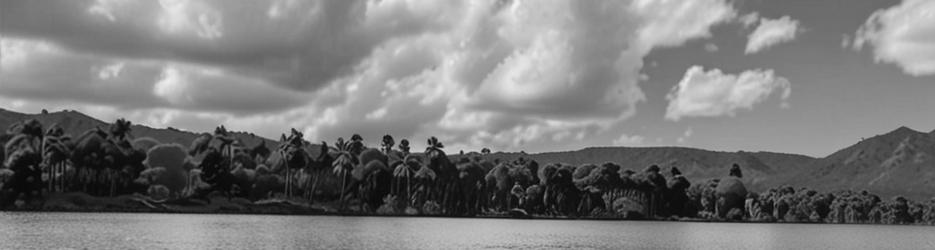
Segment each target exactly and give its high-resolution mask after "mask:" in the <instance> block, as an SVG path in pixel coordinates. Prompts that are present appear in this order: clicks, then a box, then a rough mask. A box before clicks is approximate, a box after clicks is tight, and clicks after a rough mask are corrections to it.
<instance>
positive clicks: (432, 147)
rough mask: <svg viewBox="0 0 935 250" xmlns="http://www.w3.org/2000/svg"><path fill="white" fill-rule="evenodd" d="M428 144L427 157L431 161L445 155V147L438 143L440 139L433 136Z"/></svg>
mask: <svg viewBox="0 0 935 250" xmlns="http://www.w3.org/2000/svg"><path fill="white" fill-rule="evenodd" d="M427 143H428V145H429V146H428V147H426V148H425V156H426V157H428V158H429V159H431V158H433V157H436V156H437V154H439V153H441V154H444V153H445V152H444V151H442V149H443V148H445V145H444V144H442V142H440V141H438V138H435V137H434V136H432V137H430V138H429V139H428V141H427Z"/></svg>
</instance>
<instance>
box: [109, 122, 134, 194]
mask: <svg viewBox="0 0 935 250" xmlns="http://www.w3.org/2000/svg"><path fill="white" fill-rule="evenodd" d="M132 125H133V124H132V123H130V121H128V120H127V119H124V118H119V119H117V121H115V122H114V124H111V126H110V131H109V132H110V134H109V135H108V138H107V140H108V141H109V143H110V144H111V146H112V147H113V148H115V149H116V152H114V153H117V154H122V156H121V157H120V158H121V159H123V160H125V159H126V157H127V156H129V155H131V151H132V150H133V147H132V146H130V145H131V143H130V139H132V134H130V132H131V131H132ZM123 160H120V161H117V160H115V161H114V162H112V164H118V165H112V166H111V167H110V168H107V169H106V170H105V171H107V172H106V173H105V174H106V179H107V180H108V181H109V182H110V196H114V194H115V193H116V192H117V182H118V180H119V179H120V178H119V177H120V176H119V172H118V170H117V169H122V168H123V166H120V165H119V164H124V163H125V162H123Z"/></svg>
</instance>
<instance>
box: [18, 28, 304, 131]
mask: <svg viewBox="0 0 935 250" xmlns="http://www.w3.org/2000/svg"><path fill="white" fill-rule="evenodd" d="M0 44H2V51H3V57H2V58H0V66H2V67H0V81H2V82H3V84H0V93H2V94H0V95H6V96H9V97H20V98H23V97H29V98H33V99H36V100H46V101H49V100H69V101H72V102H82V103H88V104H96V105H109V106H113V107H117V108H177V109H186V110H195V111H219V112H228V113H236V114H255V113H262V112H268V111H274V110H281V109H284V108H290V107H297V106H300V105H302V104H303V101H304V98H305V96H304V95H302V94H297V93H294V92H291V91H288V90H284V89H280V88H269V87H266V86H264V85H266V84H264V83H262V82H260V81H258V80H256V79H250V78H245V77H241V76H237V75H229V74H222V73H221V72H219V71H216V70H212V69H211V68H207V67H198V66H189V65H184V64H177V63H171V62H158V61H145V60H128V59H121V58H107V57H99V56H94V55H87V54H82V53H77V52H75V51H70V50H67V49H64V48H62V47H60V46H58V45H56V44H52V43H49V42H44V41H37V40H28V39H18V38H5V37H4V38H0ZM50 72H54V73H50Z"/></svg>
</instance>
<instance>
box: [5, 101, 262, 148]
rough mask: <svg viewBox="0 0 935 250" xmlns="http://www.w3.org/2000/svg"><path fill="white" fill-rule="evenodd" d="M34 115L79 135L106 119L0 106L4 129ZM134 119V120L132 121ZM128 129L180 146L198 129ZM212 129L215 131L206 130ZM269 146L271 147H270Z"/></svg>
mask: <svg viewBox="0 0 935 250" xmlns="http://www.w3.org/2000/svg"><path fill="white" fill-rule="evenodd" d="M27 119H36V120H38V121H39V122H41V123H42V125H43V126H44V127H45V128H48V126H51V125H52V124H58V126H60V127H62V129H64V130H65V133H68V134H71V135H72V136H75V137H77V136H78V135H80V134H82V133H84V132H85V131H88V130H89V129H93V128H95V127H101V128H107V126H109V125H110V123H108V122H104V121H101V120H98V119H96V118H93V117H90V116H87V115H85V114H83V113H81V112H77V111H74V110H65V111H59V112H50V113H45V114H23V113H18V112H13V111H9V110H5V109H0V129H2V130H0V131H5V130H6V128H8V127H9V126H10V125H11V124H13V123H15V122H18V121H22V120H27ZM131 122H133V121H131ZM131 129H132V131H131V132H130V133H131V135H133V137H134V138H140V137H152V138H153V139H156V140H158V141H159V142H162V143H178V144H181V145H183V146H186V147H187V146H189V145H190V144H191V142H192V140H194V139H195V138H196V137H197V136H198V135H199V134H200V133H195V132H190V131H184V130H179V129H175V128H171V127H169V128H151V127H147V126H144V125H139V124H133V126H132V128H131ZM205 132H214V131H205ZM232 133H233V135H234V137H236V138H238V139H240V140H241V141H242V142H243V143H244V144H246V145H247V146H254V145H257V144H259V143H260V142H261V141H262V140H265V141H266V145H267V147H275V146H276V145H278V144H279V143H278V142H277V141H274V140H270V139H268V138H264V137H261V136H258V135H254V134H252V133H246V132H232ZM271 149H272V148H271Z"/></svg>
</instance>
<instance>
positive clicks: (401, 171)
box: [393, 155, 419, 205]
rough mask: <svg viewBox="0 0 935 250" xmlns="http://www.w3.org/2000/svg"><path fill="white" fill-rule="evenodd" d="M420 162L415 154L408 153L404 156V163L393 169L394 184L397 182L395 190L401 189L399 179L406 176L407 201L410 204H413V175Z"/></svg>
mask: <svg viewBox="0 0 935 250" xmlns="http://www.w3.org/2000/svg"><path fill="white" fill-rule="evenodd" d="M418 164H419V160H418V159H417V158H416V157H415V156H411V155H407V156H405V157H404V158H403V160H402V163H401V164H399V166H396V169H394V170H393V181H394V184H396V186H394V187H393V192H396V191H397V190H399V187H398V185H399V184H398V183H399V179H403V178H405V179H406V201H407V202H408V203H409V205H412V204H411V203H412V176H413V175H415V173H416V169H417V168H416V167H418ZM414 166H415V167H414Z"/></svg>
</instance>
